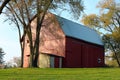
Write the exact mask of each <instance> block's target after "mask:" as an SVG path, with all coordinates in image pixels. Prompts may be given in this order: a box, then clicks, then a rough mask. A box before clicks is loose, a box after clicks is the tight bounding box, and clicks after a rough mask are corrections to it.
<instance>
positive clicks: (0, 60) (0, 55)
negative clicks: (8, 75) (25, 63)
mask: <svg viewBox="0 0 120 80" xmlns="http://www.w3.org/2000/svg"><path fill="white" fill-rule="evenodd" d="M4 55H5V54H4V51H3V50H2V48H0V65H1V64H3V63H4V60H3V57H4Z"/></svg>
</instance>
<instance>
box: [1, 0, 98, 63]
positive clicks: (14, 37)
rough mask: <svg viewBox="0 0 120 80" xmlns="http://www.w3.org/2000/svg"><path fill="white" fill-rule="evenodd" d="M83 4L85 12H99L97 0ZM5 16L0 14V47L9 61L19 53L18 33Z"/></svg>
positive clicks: (86, 1)
mask: <svg viewBox="0 0 120 80" xmlns="http://www.w3.org/2000/svg"><path fill="white" fill-rule="evenodd" d="M83 1H84V6H85V11H84V12H85V13H87V14H90V13H99V11H98V9H97V8H96V4H97V3H98V1H99V0H83ZM61 16H63V17H65V18H70V17H68V14H65V13H62V15H61ZM4 19H5V17H4V16H3V15H0V47H1V48H2V49H3V50H4V52H5V53H6V54H5V57H4V60H5V61H9V60H10V59H12V58H13V57H18V56H20V55H21V54H20V53H21V51H20V46H19V41H18V33H17V29H16V28H15V27H14V26H12V25H10V24H9V22H3V21H4Z"/></svg>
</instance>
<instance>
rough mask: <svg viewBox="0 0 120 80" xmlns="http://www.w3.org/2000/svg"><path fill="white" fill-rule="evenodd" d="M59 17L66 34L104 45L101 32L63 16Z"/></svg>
mask: <svg viewBox="0 0 120 80" xmlns="http://www.w3.org/2000/svg"><path fill="white" fill-rule="evenodd" d="M57 18H58V20H59V22H60V25H61V28H62V30H63V32H64V33H65V35H66V36H69V37H73V38H76V39H80V40H84V41H87V42H90V43H94V44H98V45H103V42H102V40H101V38H100V36H99V34H98V33H97V32H96V31H95V30H93V29H90V28H88V27H86V26H83V25H81V24H78V23H75V22H73V21H70V20H67V19H65V18H62V17H58V16H57Z"/></svg>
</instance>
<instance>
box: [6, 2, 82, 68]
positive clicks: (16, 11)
mask: <svg viewBox="0 0 120 80" xmlns="http://www.w3.org/2000/svg"><path fill="white" fill-rule="evenodd" d="M65 4H66V5H68V6H69V8H68V7H67V8H68V10H69V12H70V13H73V15H74V16H76V17H79V16H80V13H81V11H83V9H84V8H83V6H82V0H67V1H66V0H34V1H33V0H12V1H10V2H9V4H8V6H7V7H6V8H7V9H6V11H5V12H6V16H7V17H8V19H9V20H10V21H12V22H13V23H14V24H15V25H16V26H17V28H18V31H19V40H20V41H21V40H25V39H24V38H25V36H27V37H28V39H29V43H30V67H37V61H38V55H39V45H40V44H39V43H40V29H41V26H42V23H43V20H44V17H45V14H46V13H47V12H48V11H49V10H53V9H54V10H56V9H58V8H61V9H67V8H66V6H65ZM63 6H65V7H63ZM34 19H36V20H37V27H36V36H35V40H34V42H33V35H32V30H31V25H30V24H31V22H32V21H33V20H34ZM21 27H22V29H21ZM21 30H22V31H21ZM21 32H23V36H21ZM21 50H22V55H21V56H22V58H21V59H22V60H23V52H24V43H21ZM34 56H35V57H34Z"/></svg>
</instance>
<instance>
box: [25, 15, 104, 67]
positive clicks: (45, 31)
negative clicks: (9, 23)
mask: <svg viewBox="0 0 120 80" xmlns="http://www.w3.org/2000/svg"><path fill="white" fill-rule="evenodd" d="M35 28H36V20H34V21H33V22H32V24H31V29H32V35H33V42H34V40H35V32H36V29H35ZM78 34H79V33H78ZM25 39H26V44H25V51H24V53H25V54H24V65H23V66H24V67H28V66H29V55H30V49H29V42H28V41H27V40H28V38H27V36H26V37H25ZM40 40H41V41H40V48H39V50H40V52H42V53H43V54H48V55H53V56H54V67H55V68H59V66H60V57H63V60H62V67H65V68H79V67H101V66H104V47H103V46H100V45H97V44H93V43H89V42H86V41H83V40H80V39H76V38H71V37H68V36H66V35H65V34H64V32H63V30H62V29H61V27H60V24H59V22H58V21H57V20H56V18H55V16H54V15H53V14H47V15H46V16H45V19H44V21H43V24H42V28H41V32H40Z"/></svg>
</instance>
